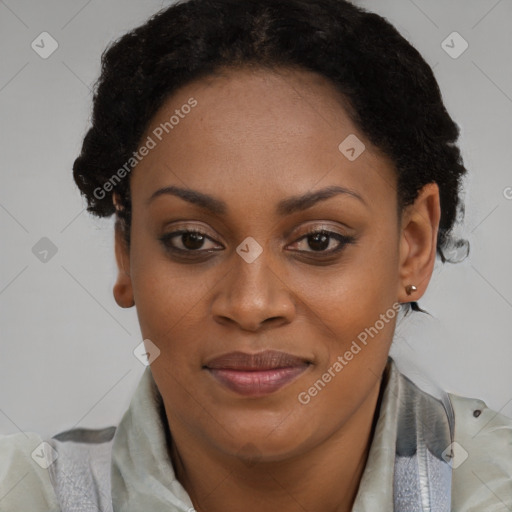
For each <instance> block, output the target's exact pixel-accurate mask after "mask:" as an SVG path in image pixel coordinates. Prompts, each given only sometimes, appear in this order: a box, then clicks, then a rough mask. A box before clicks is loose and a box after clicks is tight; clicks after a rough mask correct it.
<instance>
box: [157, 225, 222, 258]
mask: <svg viewBox="0 0 512 512" xmlns="http://www.w3.org/2000/svg"><path fill="white" fill-rule="evenodd" d="M160 241H161V242H162V243H163V244H164V246H165V248H166V249H168V250H170V251H177V252H181V253H184V252H200V251H204V252H209V251H211V250H212V249H215V248H216V247H217V246H216V244H215V243H214V242H213V240H212V239H211V238H210V237H209V236H207V235H206V234H205V233H202V232H201V231H194V230H185V229H184V230H180V231H174V232H172V233H168V234H166V235H164V236H162V237H161V238H160ZM208 241H210V242H211V246H210V247H205V245H207V242H208Z"/></svg>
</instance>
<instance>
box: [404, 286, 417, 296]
mask: <svg viewBox="0 0 512 512" xmlns="http://www.w3.org/2000/svg"><path fill="white" fill-rule="evenodd" d="M417 289H418V288H416V286H414V285H413V284H408V285H407V286H406V287H405V291H406V293H407V295H411V294H412V293H413V292H415V291H416V290H417Z"/></svg>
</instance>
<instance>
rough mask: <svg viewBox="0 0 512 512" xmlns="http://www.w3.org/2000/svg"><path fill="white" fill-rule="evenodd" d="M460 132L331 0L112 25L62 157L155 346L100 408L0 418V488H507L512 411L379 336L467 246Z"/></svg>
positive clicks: (26, 497)
mask: <svg viewBox="0 0 512 512" xmlns="http://www.w3.org/2000/svg"><path fill="white" fill-rule="evenodd" d="M457 137H458V128H457V125H456V124H455V123H454V122H453V120H452V119H451V118H450V116H449V115H448V113H447V112H446V109H445V107H444V105H443V102H442V99H441V94H440V92H439V89H438V86H437V83H436V81H435V78H434V76H433V74H432V71H431V69H430V68H429V66H428V65H427V64H426V63H425V61H424V60H423V59H422V57H421V56H420V55H419V54H418V52H417V51H416V50H415V49H414V48H412V47H411V46H410V45H409V44H408V43H407V42H406V41H405V39H404V38H403V37H401V36H400V35H399V34H398V32H397V31H396V30H395V29H394V28H393V27H392V26H391V25H389V23H388V22H386V21H385V20H384V19H383V18H381V17H379V16H377V15H375V14H371V13H367V12H365V11H363V10H361V9H358V8H356V7H354V6H353V5H351V4H349V3H347V2H344V1H340V0H314V1H305V0H256V1H254V0H251V1H249V0H208V1H207V0H189V1H187V2H181V3H179V4H177V5H174V6H172V7H170V8H168V9H166V10H164V11H162V12H161V13H159V14H157V15H156V16H154V17H153V18H152V19H151V20H149V21H148V22H147V23H146V24H145V25H143V26H141V27H139V28H137V29H136V30H134V31H132V32H130V33H129V34H127V35H125V36H124V37H122V38H121V39H120V40H119V41H117V42H116V43H115V44H114V45H112V46H111V47H110V48H109V50H108V51H107V52H106V53H105V55H104V57H103V68H102V74H101V77H100V80H99V82H98V86H97V90H96V94H95V97H94V112H93V120H92V127H91V128H90V130H89V132H88V133H87V135H86V137H85V140H84V143H83V147H82V152H81V155H80V156H79V158H77V160H76V161H75V164H74V168H73V171H74V177H75V181H76V183H77V185H78V186H79V188H80V190H81V192H82V193H83V194H84V196H85V197H86V199H87V201H88V205H89V207H88V210H89V211H90V212H91V213H93V214H95V215H98V216H110V215H112V214H115V215H116V226H115V250H116V260H117V265H118V269H119V273H118V277H117V281H116V284H115V286H114V296H115V299H116V301H117V303H118V304H119V305H120V306H121V307H123V308H128V307H132V306H134V305H135V306H136V308H137V314H138V318H139V322H140V327H141V331H142V334H143V336H144V338H145V342H144V343H145V345H144V346H145V349H144V356H145V357H146V359H147V363H148V365H150V366H149V367H148V368H147V369H146V372H145V374H144V376H143V378H142V380H141V382H140V385H139V387H138V389H137V391H136V393H135V395H134V397H133V400H132V403H131V405H130V408H129V410H128V411H127V412H126V414H125V416H124V417H123V419H122V421H121V423H120V424H119V425H118V426H117V428H109V429H105V430H101V431H92V430H72V431H68V432H65V433H62V434H59V435H58V436H55V437H54V438H53V439H50V440H47V441H44V442H43V440H42V439H41V438H39V437H38V436H37V435H29V436H24V435H23V434H20V435H17V436H11V437H7V438H3V439H2V440H1V442H0V454H1V456H0V460H1V462H0V474H1V475H2V481H3V482H4V487H5V489H9V492H8V493H7V494H5V495H4V496H3V498H2V501H0V509H1V510H2V511H4V510H9V511H10V510H27V511H28V510H30V511H32V512H37V511H48V510H51V511H59V510H61V511H63V512H65V511H77V510H79V511H89V510H98V509H99V510H105V511H107V510H114V511H116V512H118V511H141V510H147V511H164V510H166V511H167V510H175V511H178V510H179V511H187V510H189V511H191V510H198V511H207V512H216V511H221V510H222V511H224V512H230V511H239V510H242V509H243V510H245V511H247V512H250V511H253V510H268V511H274V510H280V511H295V510H297V511H299V510H315V511H316V510H322V511H337V512H344V511H349V510H353V511H358V512H360V511H373V510H385V511H388V510H399V511H408V512H411V511H426V510H430V511H448V510H456V511H469V510H472V511H475V510H481V511H484V510H485V511H490V510H506V508H507V507H508V508H509V509H510V508H512V420H510V419H509V418H506V417H505V416H503V415H501V414H498V413H497V412H495V411H492V410H490V409H488V408H487V407H486V405H485V403H484V402H482V401H481V400H476V399H471V398H466V397H460V396H456V395H453V394H449V393H444V394H443V395H442V396H441V397H440V398H439V399H438V398H436V397H433V396H431V395H429V394H427V393H425V392H424V391H422V390H421V389H419V388H418V387H417V386H415V385H414V383H412V382H411V381H410V380H409V379H407V378H406V377H405V376H403V375H402V374H401V373H400V372H399V371H398V369H397V368H396V366H395V363H394V361H393V360H392V359H391V358H390V357H389V350H390V346H391V343H392V341H393V334H394V330H395V325H396V321H397V317H398V314H399V313H400V312H402V311H408V310H409V309H412V310H413V311H416V312H417V313H415V314H420V312H422V310H421V308H420V307H419V306H418V304H417V301H418V300H419V299H420V298H421V296H422V295H423V294H424V293H425V290H426V288H427V286H428V283H429V280H430V278H431V275H432V271H433V267H434V263H435V259H436V256H437V255H438V256H439V257H440V258H441V260H442V261H443V262H444V261H446V258H445V253H446V251H447V249H448V250H449V249H450V247H452V246H453V245H457V244H460V243H461V241H458V240H454V239H452V236H451V231H452V228H453V226H454V223H455V220H456V217H457V213H458V211H459V210H460V199H459V192H460V189H461V180H462V178H463V176H464V174H465V172H466V169H465V168H464V165H463V162H462V160H461V157H460V152H459V149H458V147H457V146H456V141H457ZM21 477H23V479H22V483H21V484H19V481H20V478H21ZM18 484H19V485H18Z"/></svg>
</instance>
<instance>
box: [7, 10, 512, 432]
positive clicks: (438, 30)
mask: <svg viewBox="0 0 512 512" xmlns="http://www.w3.org/2000/svg"><path fill="white" fill-rule="evenodd" d="M357 3H358V4H359V5H362V6H365V7H367V8H369V9H370V10H374V11H376V12H378V13H379V14H382V15H384V16H385V17H387V18H388V19H389V20H390V21H391V22H392V23H394V24H395V26H396V27H397V28H398V29H399V30H400V31H401V33H402V34H403V35H404V36H405V37H406V38H407V39H408V40H409V41H411V42H412V43H413V44H414V45H415V46H416V47H417V48H418V50H419V51H420V52H421V53H422V54H423V55H424V56H425V58H426V60H427V61H428V62H429V63H430V64H431V65H432V66H433V67H434V71H435V73H436V76H437V78H438V80H439V84H440V87H441V90H442V92H443V95H444V98H445V101H446V104H447V107H448V110H449V112H450V113H451V114H452V115H453V117H454V118H455V119H456V121H457V122H458V123H459V124H460V126H461V128H462V139H461V145H462V150H463V156H464V158H465V162H466V165H467V166H468V167H469V169H470V173H471V174H470V176H469V178H468V179H467V180H466V191H465V201H466V218H465V223H464V226H463V227H462V229H461V231H460V234H461V235H462V236H464V237H465V238H467V239H468V240H469V241H470V243H471V249H472V250H471V255H470V257H469V258H468V259H467V260H465V261H464V262H463V263H460V264H458V265H450V264H445V265H444V266H443V265H442V264H440V263H439V262H438V264H437V268H436V271H435V274H434V276H433V278H432V281H431V283H430V287H429V289H428V292H427V294H426V295H425V297H424V298H423V299H422V300H421V301H420V304H421V305H422V307H424V308H426V309H427V310H428V311H429V312H430V313H431V314H432V315H433V316H432V317H429V316H426V315H421V314H414V315H412V316H410V317H407V318H405V319H404V320H402V321H401V323H400V325H399V327H398V329H397V333H396V338H395V342H394V346H393V351H392V352H393V354H394V355H395V357H396V359H397V362H398V365H399V367H400V368H401V369H403V370H404V371H405V372H406V373H407V374H409V375H411V377H413V378H414V379H416V380H417V381H418V382H420V381H421V379H422V378H423V377H422V376H426V377H428V378H429V379H430V380H432V381H433V382H436V383H437V384H438V385H439V386H441V387H442V388H444V389H446V390H447V391H451V392H455V393H458V394H462V395H466V396H471V397H477V398H481V399H483V400H485V401H486V402H487V404H488V405H489V406H490V407H492V408H494V409H496V410H499V411H501V412H502V413H504V414H506V415H508V416H512V372H511V362H512V338H511V335H510V330H511V327H512V273H511V271H510V263H511V261H512V236H511V228H510V220H511V218H512V173H511V162H512V140H511V132H512V121H511V119H512V65H511V62H512V31H511V30H510V22H511V21H512V2H511V1H510V0H414V1H413V0H387V1H382V0H380V1H379V0H363V1H359V0H358V1H357ZM166 5H169V2H160V1H156V0H149V1H148V0H146V1H144V2H142V1H135V0H109V1H106V2H100V1H99V0H89V1H87V0H68V1H64V0H42V1H38V2H35V1H32V2H30V1H28V0H0V58H1V66H0V119H1V128H0V130H1V132H0V144H1V146H0V147H1V160H0V169H1V187H0V229H1V250H0V258H1V261H0V263H1V264H0V432H1V433H4V434H5V433H14V432H17V431H19V430H21V431H36V432H39V433H41V434H42V435H45V436H46V435H50V434H54V433H56V432H58V431H61V430H64V429H68V428H72V427H76V426H82V427H93V428H99V427H102V426H106V425H111V424H116V423H117V422H118V421H119V419H120V416H121V414H122V413H123V411H124V410H125V409H126V407H127V406H128V403H129V399H130V396H131V394H132V393H133V391H134V389H135V386H136V384H137V382H138V379H139V377H140V375H141V373H142V371H143V370H144V366H143V365H142V364H141V363H140V362H139V361H138V360H137V359H136V358H135V357H134V355H133V353H132V351H133V349H134V348H135V347H136V346H137V345H138V344H139V343H140V341H141V337H140V331H139V328H138V323H137V318H136V313H135V309H131V310H122V309H120V308H119V307H118V306H117V305H116V303H115V302H114V300H113V296H112V285H113V283H114V278H115V264H114V256H113V232H112V220H97V219H95V218H93V217H91V216H89V215H88V214H87V212H86V211H84V210H85V202H84V201H83V200H82V198H81V197H80V195H79V193H78V191H77V189H76V187H75V185H74V183H73V181H72V176H71V167H72V163H73V160H74V158H75V157H76V156H77V154H78V151H79V149H80V146H81V141H82V137H83V136H84V134H85V132H86V129H87V127H88V123H89V116H90V107H91V100H92V98H91V86H92V84H93V82H94V81H95V79H96V77H97V76H98V72H99V59H100V55H101V52H102V50H103V49H104V47H105V46H106V45H107V43H108V42H109V41H111V40H112V39H114V38H116V37H118V36H119V35H121V34H122V33H123V32H125V31H126V30H128V29H130V28H132V27H134V26H136V25H137V24H139V23H141V22H143V21H144V20H145V19H146V18H147V17H148V16H149V15H151V14H152V13H153V12H155V11H156V10H158V9H160V8H161V7H163V6H166ZM43 32H46V34H43V35H41V34H42V33H43ZM454 32H457V34H453V33H454ZM41 40H42V41H41ZM56 45H58V47H57V48H56V49H55V46H56ZM466 45H467V48H466ZM52 50H55V51H53V53H51V52H52ZM463 50H465V51H463ZM50 53H51V54H50ZM426 385H427V386H428V383H427V384H426Z"/></svg>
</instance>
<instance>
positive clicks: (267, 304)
mask: <svg viewBox="0 0 512 512" xmlns="http://www.w3.org/2000/svg"><path fill="white" fill-rule="evenodd" d="M252 243H253V242H252V241H250V240H249V241H247V245H246V243H245V242H243V243H241V244H240V246H239V247H238V248H237V253H236V254H233V258H232V260H231V262H230V264H231V265H232V267H231V271H230V272H228V274H227V275H226V277H225V279H223V280H222V282H221V284H220V293H219V294H217V296H216V298H215V299H214V304H213V308H212V309H213V314H214V315H215V316H216V317H217V318H221V317H222V318H229V319H231V320H232V321H234V322H236V323H238V324H240V326H243V327H244V328H251V329H255V328H256V327H257V326H259V325H260V324H261V323H263V322H264V321H265V320H268V319H271V318H281V319H282V320H283V321H284V320H287V321H289V320H290V318H291V315H292V314H293V309H294V306H293V301H292V298H291V295H290V293H289V290H288V288H287V287H286V285H285V284H284V283H283V282H282V280H281V279H279V277H278V275H277V273H276V272H277V270H276V269H275V265H273V264H272V263H273V261H272V257H271V254H270V251H267V250H262V251H259V254H258V255H257V256H255V254H256V253H255V252H254V251H255V250H256V247H255V246H254V245H251V244H252ZM251 252H252V254H251ZM247 256H250V257H247ZM273 267H274V268H273Z"/></svg>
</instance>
